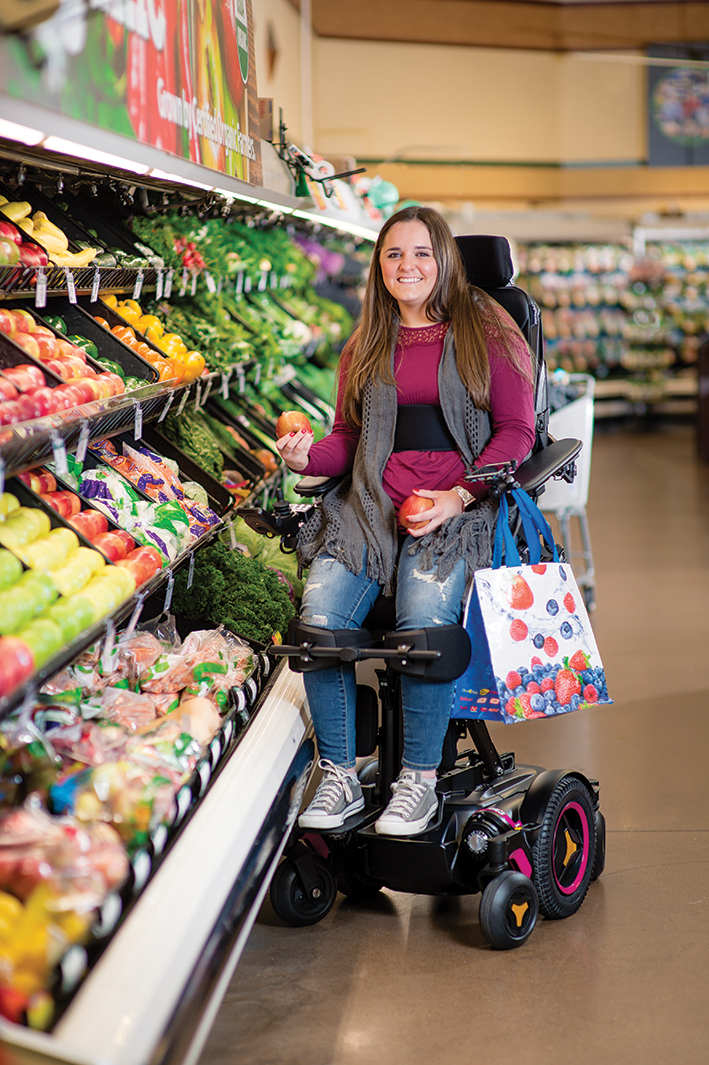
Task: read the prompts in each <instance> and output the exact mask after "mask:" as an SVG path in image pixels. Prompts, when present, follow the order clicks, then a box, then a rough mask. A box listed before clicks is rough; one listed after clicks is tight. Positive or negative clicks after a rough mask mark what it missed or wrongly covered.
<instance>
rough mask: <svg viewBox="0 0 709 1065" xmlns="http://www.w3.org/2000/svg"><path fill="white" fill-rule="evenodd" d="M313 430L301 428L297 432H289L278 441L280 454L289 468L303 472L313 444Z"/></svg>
mask: <svg viewBox="0 0 709 1065" xmlns="http://www.w3.org/2000/svg"><path fill="white" fill-rule="evenodd" d="M313 440H314V437H313V431H312V429H311V430H307V429H300V430H299V431H298V432H297V433H288V434H287V435H286V436H282V437H280V438H279V439H278V440H277V441H276V447H277V448H278V454H279V455H280V456H281V458H282V459H283V461H284V462H285V464H286V466H287V467H288V469H289V470H293V472H294V473H302V471H303V470H304V469H305V467H306V466H307V465H308V461H309V460H308V454H309V452H310V448H311V447H312V445H313Z"/></svg>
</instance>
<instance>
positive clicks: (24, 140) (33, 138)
mask: <svg viewBox="0 0 709 1065" xmlns="http://www.w3.org/2000/svg"><path fill="white" fill-rule="evenodd" d="M0 137H7V139H8V140H11V141H19V142H20V144H27V145H28V146H32V145H35V144H41V142H42V141H43V140H44V133H42V131H41V130H39V129H30V127H29V126H19V125H18V124H17V122H9V121H8V120H7V119H6V118H0Z"/></svg>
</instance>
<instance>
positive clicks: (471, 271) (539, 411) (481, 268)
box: [455, 234, 549, 451]
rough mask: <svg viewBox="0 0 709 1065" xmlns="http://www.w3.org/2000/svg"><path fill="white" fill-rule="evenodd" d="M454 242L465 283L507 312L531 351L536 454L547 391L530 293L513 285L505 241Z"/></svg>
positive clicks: (543, 440)
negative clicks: (490, 297)
mask: <svg viewBox="0 0 709 1065" xmlns="http://www.w3.org/2000/svg"><path fill="white" fill-rule="evenodd" d="M455 242H456V244H457V245H458V250H459V251H460V254H461V258H462V260H463V265H464V266H465V272H466V274H467V275H468V281H470V283H471V285H476V286H477V287H478V288H481V289H483V290H484V291H485V292H487V294H488V295H489V296H492V298H493V299H494V300H496V301H497V302H498V303H499V304H500V305H501V306H502V307H503V308H504V309H505V310H506V311H507V313H508V314H509V315H510V317H511V318H512V320H513V321H514V322H516V323H517V325H518V326H519V328H520V330H521V332H522V336H523V337H524V338H525V340H526V341H527V343H528V344H529V346H530V348H531V350H532V355H533V356H534V410H535V414H536V421H537V426H536V442H535V445H534V451H538V450H540V449H541V448H543V447H546V446H547V443H548V438H549V437H548V434H549V391H548V386H547V371H546V363H545V361H544V339H543V336H542V316H541V312H540V310H539V307H538V306H537V304H536V303H535V301H534V300H533V299H532V297H531V296H530V295H529V293H527V292H525V291H524V289H521V288H518V287H517V285H513V284H512V278H513V277H514V265H513V263H512V252H511V251H510V244H509V241H508V240H507V238H506V237H496V236H487V235H485V234H480V235H478V234H473V235H470V236H460V237H456V238H455Z"/></svg>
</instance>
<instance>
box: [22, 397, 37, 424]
mask: <svg viewBox="0 0 709 1065" xmlns="http://www.w3.org/2000/svg"><path fill="white" fill-rule="evenodd" d="M16 402H17V403H19V404H20V406H21V407H22V421H23V422H31V421H32V419H33V418H39V413H38V410H37V404H36V403H35V401H34V398H33V396H32V393H31V392H23V393H22V395H21V396H18V397H17V401H16Z"/></svg>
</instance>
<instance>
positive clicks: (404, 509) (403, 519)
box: [399, 496, 435, 529]
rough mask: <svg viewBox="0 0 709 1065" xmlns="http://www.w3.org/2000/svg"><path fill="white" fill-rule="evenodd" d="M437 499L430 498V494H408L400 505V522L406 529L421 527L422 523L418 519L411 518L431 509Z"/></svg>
mask: <svg viewBox="0 0 709 1065" xmlns="http://www.w3.org/2000/svg"><path fill="white" fill-rule="evenodd" d="M434 502H435V500H433V499H429V498H428V496H408V497H407V498H406V499H405V500H404V502H403V503H402V504H401V506H400V507H399V522H400V524H401V525H403V527H404V528H405V529H416V528H420V527H421V523H419V522H418V521H411V519H412V518H413V517H414V516H415V515H418V514H423V512H424V511H426V510H430V509H431V507H432V506H433V505H434Z"/></svg>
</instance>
